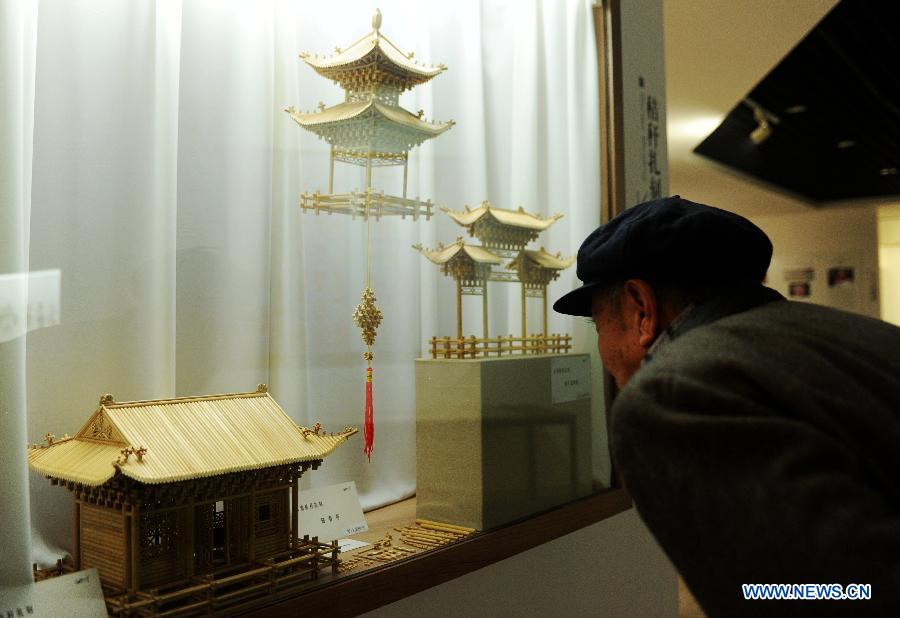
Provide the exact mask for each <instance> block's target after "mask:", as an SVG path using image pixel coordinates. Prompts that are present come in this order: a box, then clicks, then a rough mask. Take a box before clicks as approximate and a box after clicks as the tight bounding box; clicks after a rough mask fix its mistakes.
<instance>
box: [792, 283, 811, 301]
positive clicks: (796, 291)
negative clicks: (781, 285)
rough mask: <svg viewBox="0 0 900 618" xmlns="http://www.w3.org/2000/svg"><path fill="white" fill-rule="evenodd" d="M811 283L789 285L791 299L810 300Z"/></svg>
mask: <svg viewBox="0 0 900 618" xmlns="http://www.w3.org/2000/svg"><path fill="white" fill-rule="evenodd" d="M809 295H810V287H809V281H792V282H791V283H790V284H788V296H790V297H791V298H809Z"/></svg>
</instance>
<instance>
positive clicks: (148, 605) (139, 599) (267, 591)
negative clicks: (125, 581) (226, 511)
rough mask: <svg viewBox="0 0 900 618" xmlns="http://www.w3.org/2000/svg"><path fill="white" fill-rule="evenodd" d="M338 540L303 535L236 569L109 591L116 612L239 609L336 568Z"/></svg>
mask: <svg viewBox="0 0 900 618" xmlns="http://www.w3.org/2000/svg"><path fill="white" fill-rule="evenodd" d="M338 551H339V550H338V544H337V541H333V542H331V543H320V542H319V541H318V539H317V538H316V537H313V538H312V539H310V538H309V537H304V538H303V540H302V541H301V542H300V543H299V546H298V548H297V549H295V550H291V551H288V552H285V553H283V554H281V555H279V556H275V557H272V558H269V559H267V560H266V561H265V562H257V563H254V564H250V565H246V566H245V567H244V568H243V569H241V570H240V571H238V572H234V571H225V572H220V573H211V574H207V575H201V576H196V577H194V578H193V579H192V580H191V581H190V582H186V583H185V584H184V585H181V586H177V587H175V588H170V589H167V590H150V591H141V592H138V593H136V594H125V595H118V596H107V597H106V606H107V609H108V610H109V613H110V614H111V615H113V616H190V615H197V614H207V613H213V614H215V613H218V612H227V613H233V612H234V611H237V606H240V605H241V604H242V603H243V602H245V601H248V600H250V599H253V598H255V597H258V596H263V595H267V596H270V597H272V598H274V597H277V596H278V595H279V594H281V593H290V592H291V590H293V589H294V588H295V587H296V586H297V585H298V584H300V583H303V582H306V581H309V580H313V579H316V578H317V577H318V574H319V571H320V570H323V569H326V568H329V567H330V568H331V570H332V572H333V573H336V572H337V569H338V565H339V564H340V560H339V559H338Z"/></svg>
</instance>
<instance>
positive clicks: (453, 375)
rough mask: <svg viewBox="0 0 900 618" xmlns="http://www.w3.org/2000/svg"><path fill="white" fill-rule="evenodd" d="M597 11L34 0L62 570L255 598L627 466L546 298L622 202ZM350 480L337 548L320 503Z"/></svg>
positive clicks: (55, 546) (151, 594)
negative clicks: (607, 206) (354, 521)
mask: <svg viewBox="0 0 900 618" xmlns="http://www.w3.org/2000/svg"><path fill="white" fill-rule="evenodd" d="M595 17H596V9H595V8H594V7H593V6H592V3H591V2H588V1H587V0H567V1H566V2H559V3H529V4H522V3H517V2H487V1H485V2H467V3H456V4H447V3H410V2H402V1H400V0H394V1H389V0H384V1H382V2H380V3H379V5H378V9H376V7H375V6H374V5H370V3H359V2H350V1H338V2H332V3H329V4H324V5H310V4H306V3H286V2H269V3H263V4H256V3H219V2H185V3H167V2H150V1H147V2H134V3H120V2H114V1H112V0H109V1H106V2H86V1H85V2H80V1H79V2H71V3H48V4H44V5H41V7H40V12H39V14H37V15H35V16H33V33H34V35H35V46H34V49H35V59H34V62H33V64H31V65H28V64H27V63H26V66H31V68H32V71H33V73H32V75H31V77H32V79H33V83H34V88H33V93H31V100H30V101H29V102H30V103H31V104H32V107H31V109H33V118H32V119H33V133H32V136H31V140H32V143H33V152H32V153H31V158H30V172H31V185H30V187H31V195H30V201H28V204H27V209H26V210H25V211H24V212H25V221H26V225H24V226H23V227H20V228H18V229H15V230H12V229H10V230H7V231H6V232H5V233H6V234H7V236H10V237H11V236H12V235H13V234H15V235H16V237H17V238H18V239H19V240H20V241H22V243H23V246H24V247H25V248H26V253H25V255H27V261H26V264H24V265H23V266H24V267H23V268H22V269H21V270H22V272H18V273H16V272H10V275H11V276H16V277H19V280H22V279H23V278H24V280H26V281H31V282H32V283H31V287H32V292H31V294H30V296H29V297H28V307H27V313H28V318H29V319H28V322H27V325H25V328H23V329H21V330H22V332H17V334H16V337H11V338H10V339H13V338H19V340H20V341H24V343H23V345H24V351H25V353H24V354H21V355H19V354H18V352H17V353H16V355H13V356H12V357H10V358H13V360H15V361H16V362H17V363H18V365H19V368H20V369H21V371H22V372H23V375H24V378H23V380H22V381H20V382H17V383H18V384H20V385H25V386H24V389H23V390H22V396H23V400H24V402H25V404H26V406H27V426H26V432H27V439H28V442H29V448H28V450H27V459H28V463H29V465H30V467H31V469H32V473H31V474H30V476H29V479H30V481H29V482H30V487H29V488H28V494H29V500H30V508H31V516H32V522H33V527H34V537H33V543H34V547H35V550H34V551H35V556H36V558H35V562H36V563H37V566H38V577H45V576H48V575H52V574H54V573H56V572H62V571H66V570H71V569H72V568H86V567H94V568H97V569H98V571H99V574H100V576H101V579H102V581H103V585H104V593H105V594H106V595H107V602H108V608H109V609H110V611H112V612H113V613H116V614H118V615H131V614H137V613H142V615H143V613H146V612H150V613H153V612H157V613H164V612H167V611H179V612H180V611H184V612H187V613H190V612H191V611H197V612H201V613H202V612H205V611H207V610H209V609H210V608H214V609H215V610H216V611H221V612H225V613H227V612H238V611H245V610H247V609H248V608H250V607H256V606H259V605H260V604H264V603H266V602H267V600H272V599H284V598H287V597H289V596H290V595H292V594H297V591H298V590H301V591H302V590H303V589H305V588H304V587H308V586H318V585H324V583H326V582H328V581H332V580H335V579H338V580H339V579H341V578H346V577H349V576H352V575H355V574H357V573H361V572H364V571H367V570H373V569H377V568H378V567H379V566H381V565H384V564H388V563H392V562H395V561H401V560H409V559H415V558H416V557H417V556H420V555H421V554H423V553H428V552H432V551H434V550H439V549H441V548H444V547H446V546H448V545H450V544H453V543H457V542H459V541H461V540H462V539H467V538H471V537H473V536H477V535H479V534H483V533H485V532H489V531H491V530H495V529H497V528H498V527H501V526H505V525H508V524H510V523H511V522H517V521H522V520H524V519H527V518H528V517H531V516H533V515H535V514H538V513H543V512H546V511H548V509H553V508H555V507H559V506H561V505H564V504H566V503H568V502H571V501H573V500H577V499H581V498H584V497H585V496H589V495H592V494H594V493H597V492H602V491H604V490H606V489H608V488H610V487H612V486H613V485H614V484H615V483H614V480H613V478H612V477H613V475H612V470H611V463H610V458H609V453H608V449H607V443H606V420H605V415H604V397H605V395H606V394H605V393H604V390H603V372H602V368H601V367H600V366H599V363H598V361H597V359H596V354H595V352H594V351H593V350H594V347H595V345H596V336H595V335H594V330H593V325H590V324H587V323H585V320H582V319H575V318H571V317H570V316H563V315H559V314H555V313H554V312H553V311H552V309H550V308H549V305H552V302H553V300H554V299H555V298H557V297H559V296H560V295H562V294H563V293H565V292H566V291H568V290H570V289H572V288H573V287H575V286H576V285H577V284H578V283H577V279H576V276H575V272H574V271H575V268H574V265H573V264H574V256H575V252H576V250H577V248H578V246H579V244H580V242H581V240H582V239H583V238H584V237H585V236H586V235H587V234H588V233H589V232H590V231H591V230H593V229H594V228H595V227H596V225H597V224H598V223H599V221H600V206H599V204H600V201H601V183H600V176H599V170H600V168H601V144H600V138H599V136H600V126H599V123H600V121H601V118H602V116H601V114H600V109H601V108H600V104H601V101H600V99H599V93H600V91H601V88H600V84H599V83H598V58H597V44H596V39H595ZM29 271H30V273H31V274H30V275H28V274H27V273H28V272H29ZM42 281H43V282H44V283H41V282H42ZM47 281H49V283H47ZM8 289H9V288H8ZM39 316H40V317H39ZM44 316H46V317H44ZM25 330H28V331H29V332H28V333H27V336H24V337H21V335H24V331H25ZM257 384H259V385H260V386H259V388H258V389H257ZM98 398H99V399H98ZM98 402H99V403H98ZM70 436H71V437H70ZM22 446H24V445H17V448H19V447H22ZM326 457H327V459H326ZM148 470H150V471H152V474H151V473H148ZM313 470H314V471H315V472H313ZM45 477H46V478H50V479H51V483H48V482H47V480H46V478H45ZM348 481H353V482H354V483H355V487H356V490H357V491H358V495H359V499H360V502H361V505H362V508H363V509H364V510H365V511H366V512H367V517H368V527H369V530H368V531H363V532H360V533H358V534H356V535H351V534H347V535H345V536H347V537H350V538H352V539H356V540H359V541H361V542H363V543H366V545H364V546H363V547H358V548H355V549H352V550H346V551H342V552H339V551H338V546H337V545H336V543H332V542H333V541H335V542H336V541H338V539H337V538H334V539H332V538H327V539H326V538H310V537H309V535H307V536H305V537H304V535H305V531H304V530H303V529H301V527H300V523H299V522H300V521H302V518H301V517H300V508H301V507H302V506H303V505H304V495H305V493H306V492H309V491H311V490H313V489H316V488H321V487H325V486H330V485H334V484H338V483H346V482H348ZM52 485H62V486H64V487H65V488H67V489H68V490H69V491H64V490H62V489H60V488H59V487H54V486H52ZM57 559H62V560H63V561H62V562H61V563H57ZM310 582H311V583H310ZM254 604H255V605H254Z"/></svg>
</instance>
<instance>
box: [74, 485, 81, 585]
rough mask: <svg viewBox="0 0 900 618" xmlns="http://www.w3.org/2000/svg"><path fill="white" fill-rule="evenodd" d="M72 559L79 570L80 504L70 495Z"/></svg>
mask: <svg viewBox="0 0 900 618" xmlns="http://www.w3.org/2000/svg"><path fill="white" fill-rule="evenodd" d="M72 560H73V561H74V562H75V570H76V571H80V570H81V505H80V504H79V502H78V498H76V497H75V495H74V494H73V495H72Z"/></svg>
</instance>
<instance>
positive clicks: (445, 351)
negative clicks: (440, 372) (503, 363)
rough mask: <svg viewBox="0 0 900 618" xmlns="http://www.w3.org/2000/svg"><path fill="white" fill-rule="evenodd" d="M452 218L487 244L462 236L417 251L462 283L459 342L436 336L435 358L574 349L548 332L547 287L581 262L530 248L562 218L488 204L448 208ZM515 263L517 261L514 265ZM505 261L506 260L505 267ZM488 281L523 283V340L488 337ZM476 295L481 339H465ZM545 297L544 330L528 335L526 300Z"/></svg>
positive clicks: (459, 286) (564, 338)
mask: <svg viewBox="0 0 900 618" xmlns="http://www.w3.org/2000/svg"><path fill="white" fill-rule="evenodd" d="M443 210H444V212H446V213H447V214H448V215H449V216H450V218H451V219H453V220H454V221H455V222H456V223H458V224H459V225H461V226H463V227H465V228H466V229H467V230H468V231H469V235H470V236H473V237H475V238H477V239H478V240H480V241H481V245H480V246H479V245H470V244H467V243H466V242H465V241H464V240H463V239H462V237H459V238H457V239H456V242H454V243H452V244H450V245H447V246H444V245H443V244H442V245H439V246H438V247H437V248H436V249H426V248H424V247H422V245H414V246H413V248H414V249H416V250H417V251H419V252H420V253H421V254H422V255H424V256H425V257H427V258H428V259H429V260H431V262H433V263H434V264H437V265H438V266H440V267H441V271H442V272H443V273H444V274H445V275H448V276H450V277H453V278H454V279H455V280H456V339H451V338H450V337H442V338H439V337H432V338H431V342H430V343H431V356H432V358H437V357H439V356H440V357H442V358H475V357H478V356H489V355H491V354H497V355H498V356H499V355H502V354H512V353H518V352H521V353H523V354H525V353H533V354H547V353H562V352H567V351H568V350H569V349H571V337H570V336H569V335H559V334H556V333H554V334H548V333H547V286H548V285H549V284H550V282H551V281H553V280H554V279H556V278H557V277H558V276H559V273H560V271H562V270H565V269H566V268H568V267H569V266H571V265H572V264H573V263H574V262H575V258H574V257H571V258H562V257H560V254H559V253H556V254H555V255H554V254H551V253H548V252H547V251H545V250H544V248H543V247H541V248H540V249H539V250H538V251H533V250H529V249H526V248H525V246H526V245H527V244H528V243H529V242H531V241H533V240H536V239H537V237H538V235H539V234H540V233H541V232H543V231H545V230H547V228H549V227H550V226H551V225H553V224H554V223H555V222H556V221H557V220H558V219H560V218H561V217H562V215H555V216H553V217H550V218H542V217H539V216H538V215H534V214H531V213H527V212H525V211H524V210H523V209H522V208H521V207H519V209H518V210H507V209H503V208H496V207H494V206H491V205H490V203H488V202H483V203H482V204H481V206H479V207H478V208H475V209H470V208H469V207H468V206H466V208H465V210H464V211H463V212H457V211H452V210H448V209H446V208H444V209H443ZM508 260H511V261H508ZM504 262H506V264H505V266H504ZM488 281H505V282H519V283H520V284H521V290H522V337H521V338H520V339H517V338H515V337H513V336H512V335H510V336H509V337H502V336H501V337H497V338H494V339H491V338H490V337H489V333H488V294H487V283H488ZM464 295H476V296H481V298H482V331H483V335H482V337H481V338H477V337H475V336H474V335H472V336H470V337H468V338H466V337H464V336H463V324H462V297H463V296H464ZM528 297H537V298H541V299H543V332H542V333H541V334H536V335H531V336H528V335H527V334H526V333H527V329H526V302H525V301H526V298H528Z"/></svg>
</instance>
